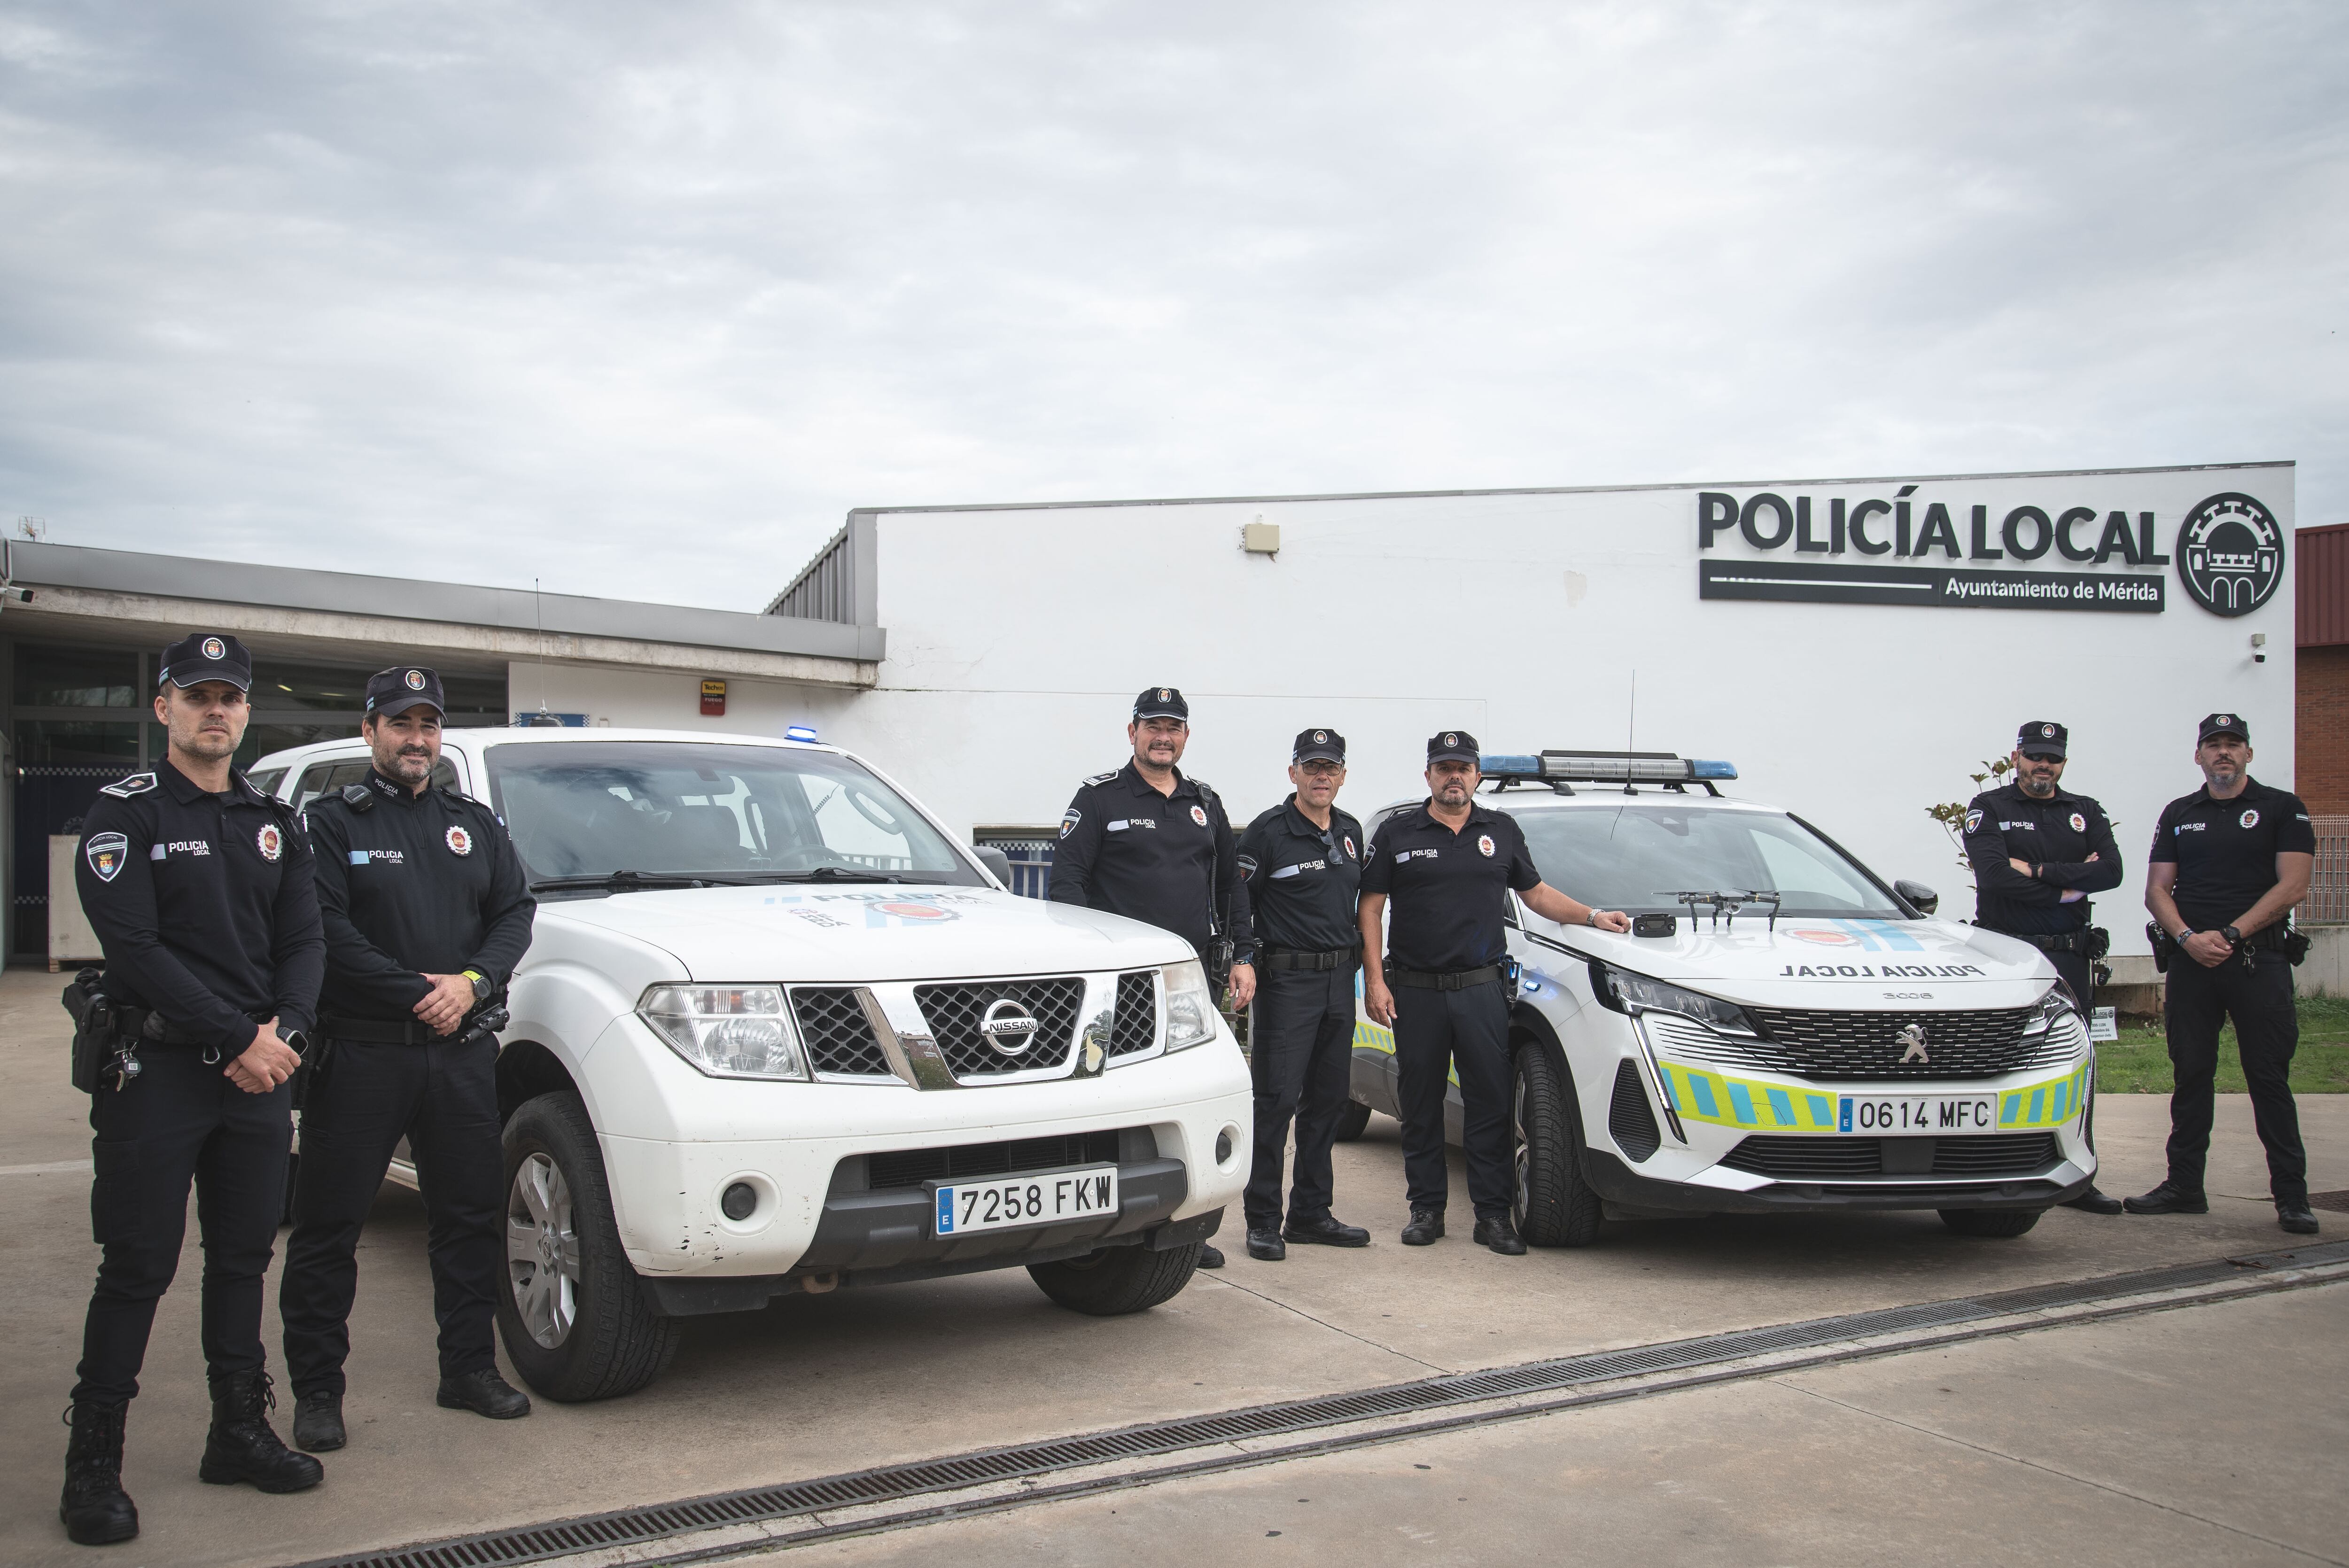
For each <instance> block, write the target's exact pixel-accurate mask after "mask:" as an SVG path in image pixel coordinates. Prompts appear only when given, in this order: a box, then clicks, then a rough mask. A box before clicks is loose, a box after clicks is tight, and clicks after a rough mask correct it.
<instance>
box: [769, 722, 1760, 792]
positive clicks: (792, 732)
mask: <svg viewBox="0 0 2349 1568" xmlns="http://www.w3.org/2000/svg"><path fill="white" fill-rule="evenodd" d="M783 738H784V739H785V740H813V739H814V738H815V731H814V730H813V729H812V728H810V727H808V726H806V725H804V724H795V725H793V726H792V727H790V728H789V729H786V730H785V731H783ZM1730 777H1731V778H1732V779H1734V778H1736V777H1737V775H1736V774H1734V773H1732V774H1731V775H1730Z"/></svg>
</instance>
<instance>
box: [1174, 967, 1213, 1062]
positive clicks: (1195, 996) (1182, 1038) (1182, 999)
mask: <svg viewBox="0 0 2349 1568" xmlns="http://www.w3.org/2000/svg"><path fill="white" fill-rule="evenodd" d="M1160 973H1161V974H1163V975H1165V976H1166V1048H1167V1049H1168V1050H1170V1051H1182V1050H1188V1049H1189V1048H1190V1047H1193V1046H1201V1045H1205V1044H1206V1043H1207V1042H1208V1041H1209V1040H1212V1039H1214V1038H1215V1037H1216V998H1215V994H1214V993H1213V992H1211V991H1209V990H1208V989H1207V971H1206V966H1205V965H1202V964H1201V963H1200V962H1199V961H1198V960H1197V959H1195V958H1186V959H1185V960H1184V961H1183V962H1182V963H1180V964H1169V965H1167V966H1166V967H1165V968H1164V969H1163V970H1161V971H1160Z"/></svg>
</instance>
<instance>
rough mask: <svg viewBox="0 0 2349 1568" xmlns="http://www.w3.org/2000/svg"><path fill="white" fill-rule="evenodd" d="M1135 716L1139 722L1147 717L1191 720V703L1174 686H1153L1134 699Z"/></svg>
mask: <svg viewBox="0 0 2349 1568" xmlns="http://www.w3.org/2000/svg"><path fill="white" fill-rule="evenodd" d="M1133 717H1134V718H1135V720H1136V721H1137V722H1138V721H1140V720H1142V719H1145V718H1179V719H1181V720H1182V721H1183V722H1184V723H1185V724H1188V723H1190V722H1191V705H1190V704H1189V703H1187V702H1185V701H1184V700H1183V694H1182V693H1181V692H1179V691H1176V690H1175V689H1174V687H1173V686H1151V687H1149V688H1148V689H1146V690H1145V691H1143V694H1142V695H1141V696H1138V697H1135V698H1134V699H1133Z"/></svg>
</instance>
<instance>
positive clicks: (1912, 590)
mask: <svg viewBox="0 0 2349 1568" xmlns="http://www.w3.org/2000/svg"><path fill="white" fill-rule="evenodd" d="M1919 489H1920V486H1918V485H1913V484H1911V485H1903V486H1901V487H1900V488H1899V490H1897V491H1896V492H1894V493H1893V494H1892V495H1890V496H1886V497H1867V498H1862V499H1858V500H1855V499H1853V498H1852V497H1850V496H1848V495H1839V496H1836V497H1833V498H1831V499H1830V500H1828V501H1827V502H1826V505H1825V506H1815V505H1814V504H1813V500H1814V498H1813V497H1811V496H1807V495H1800V494H1797V495H1791V496H1789V495H1781V494H1779V493H1777V492H1775V491H1772V490H1759V491H1755V492H1754V493H1752V494H1750V495H1742V496H1741V495H1733V494H1731V493H1729V492H1727V491H1724V490H1701V491H1699V492H1698V493H1697V498H1696V521H1697V549H1698V552H1699V555H1700V558H1699V560H1698V562H1697V595H1698V597H1699V598H1703V599H1775V600H1795V601H1801V602H1805V603H1825V604H1918V605H1939V606H1942V607H1945V608H1956V609H1982V610H2101V611H2110V612H2117V613H2120V614H2160V613H2161V612H2162V611H2163V610H2164V609H2165V608H2167V607H2168V601H2167V593H2168V581H2169V579H2168V573H2164V572H2163V571H2161V570H2160V569H2161V568H2163V567H2169V568H2171V569H2172V570H2173V571H2174V572H2175V573H2176V574H2177V577H2178V586H2179V587H2180V588H2182V589H2184V590H2185V593H2186V596H2187V597H2188V598H2189V599H2191V600H2193V601H2194V602H2195V603H2197V604H2199V605H2201V606H2202V607H2203V608H2204V609H2206V610H2208V611H2209V612H2210V613H2211V614H2218V615H2241V614H2249V613H2250V612H2251V611H2253V610H2256V609H2258V608H2259V607H2260V606H2261V605H2262V604H2264V603H2267V602H2268V601H2269V600H2270V599H2271V598H2272V597H2274V595H2275V591H2276V588H2277V586H2278V584H2280V583H2282V581H2283V570H2284V537H2283V536H2284V531H2283V528H2282V525H2281V524H2279V523H2278V522H2277V521H2276V519H2275V516H2274V514H2273V513H2271V511H2268V509H2267V508H2266V507H2265V506H2264V505H2262V504H2261V502H2260V501H2259V500H2258V499H2257V498H2255V497H2252V496H2249V495H2244V494H2242V493H2240V491H2233V490H2230V491H2226V492H2223V493H2221V494H2219V495H2214V496H2210V497H2209V498H2207V499H2206V500H2203V501H2201V502H2200V503H2199V505H2197V506H2195V507H2193V508H2191V509H2189V511H2187V513H2186V516H2185V518H2184V520H2183V521H2180V522H2179V524H2178V530H2177V531H2176V532H2175V533H2174V534H2172V535H2170V536H2169V538H2168V540H2166V541H2165V540H2162V539H2159V538H2158V537H2157V517H2156V514H2155V513H2153V512H2150V511H2137V512H2135V513H2132V512H2130V511H2127V510H2126V509H2121V508H2111V509H2105V510H2098V509H2096V508H2093V507H2085V506H2075V507H2069V508H2054V507H2042V506H2034V505H2029V504H2025V505H2021V506H2007V507H2000V508H1993V507H1991V506H1988V505H1980V504H1968V503H1967V502H1966V501H1964V500H1958V501H1954V502H1952V501H1947V500H1930V501H1926V502H1922V503H1920V502H1918V501H1917V500H1913V499H1912V498H1913V497H1914V496H1915V495H1916V492H1917V490H1919ZM2164 542H2167V543H2168V545H2169V549H2168V552H2163V551H2162V550H2161V549H2159V548H2158V546H2159V545H2160V544H2162V543H2164ZM1714 552H1721V553H1718V554H1716V553H1714ZM2018 562H2027V563H2028V564H2017V563H2018ZM2051 568H2052V570H2051Z"/></svg>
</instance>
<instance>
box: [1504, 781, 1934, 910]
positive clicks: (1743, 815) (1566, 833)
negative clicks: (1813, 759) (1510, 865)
mask: <svg viewBox="0 0 2349 1568" xmlns="http://www.w3.org/2000/svg"><path fill="white" fill-rule="evenodd" d="M1516 818H1517V825H1518V826H1519V827H1521V828H1523V829H1524V830H1525V834H1526V844H1527V845H1528V846H1529V847H1530V848H1531V849H1532V851H1533V855H1534V865H1535V867H1536V868H1537V870H1539V871H1540V872H1541V875H1542V880H1543V881H1544V882H1547V883H1549V884H1550V886H1552V887H1554V888H1557V889H1558V890H1559V891H1560V892H1568V893H1571V894H1572V895H1573V896H1575V897H1576V898H1578V899H1580V900H1582V901H1583V902H1584V903H1590V904H1596V905H1597V906H1599V908H1601V909H1619V910H1622V911H1624V912H1625V913H1630V914H1653V913H1673V914H1679V913H1686V911H1687V906H1686V905H1684V904H1682V903H1681V902H1680V901H1679V900H1678V899H1676V898H1675V897H1673V896H1672V895H1673V894H1675V893H1681V892H1729V893H1738V892H1775V893H1776V894H1777V895H1778V896H1779V898H1780V900H1781V903H1780V904H1779V906H1778V913H1780V914H1782V915H1796V916H1801V915H1813V916H1823V917H1826V918H1831V919H1846V920H1853V919H1857V920H1906V919H1908V918H1909V916H1908V915H1906V914H1904V913H1902V912H1901V911H1900V909H1899V906H1898V905H1896V904H1895V903H1893V902H1892V900H1891V899H1890V898H1889V897H1888V896H1887V895H1886V894H1885V893H1884V892H1883V890H1881V889H1880V888H1878V886H1877V885H1876V883H1875V882H1873V881H1871V880H1870V879H1869V878H1868V873H1867V872H1864V871H1862V870H1861V869H1860V868H1859V867H1858V866H1857V865H1855V864H1854V863H1853V862H1852V861H1850V860H1849V859H1848V858H1847V857H1846V856H1844V855H1843V854H1841V853H1839V852H1838V851H1837V850H1836V849H1835V848H1834V847H1833V846H1832V845H1830V844H1828V843H1826V841H1824V840H1822V839H1821V838H1820V837H1819V836H1818V835H1817V834H1816V833H1814V832H1812V831H1811V830H1809V829H1807V828H1806V827H1804V826H1803V825H1802V824H1801V823H1800V822H1797V821H1795V820H1794V819H1793V818H1791V817H1783V816H1779V815H1777V814H1776V813H1775V812H1769V811H1738V810H1718V809H1713V810H1707V809H1704V808H1702V807H1682V806H1665V805H1654V806H1650V805H1644V804H1642V805H1630V804H1626V805H1622V806H1614V807H1574V808H1570V809H1568V810H1529V811H1520V812H1518V813H1517V814H1516ZM1757 913H1759V912H1758V911H1757Z"/></svg>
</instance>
